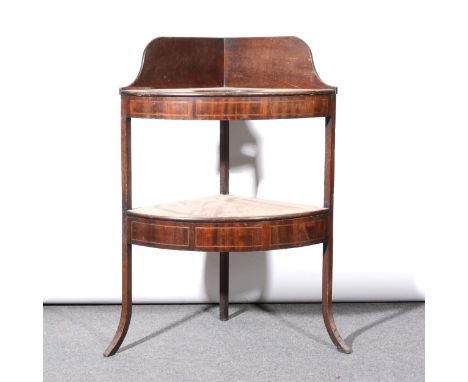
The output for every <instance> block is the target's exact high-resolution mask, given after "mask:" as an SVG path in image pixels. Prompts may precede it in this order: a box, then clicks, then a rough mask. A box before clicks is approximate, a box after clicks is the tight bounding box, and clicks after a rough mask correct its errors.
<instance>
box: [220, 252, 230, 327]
mask: <svg viewBox="0 0 468 382" xmlns="http://www.w3.org/2000/svg"><path fill="white" fill-rule="evenodd" d="M228 318H229V252H220V253H219V319H220V320H221V321H227V320H228Z"/></svg>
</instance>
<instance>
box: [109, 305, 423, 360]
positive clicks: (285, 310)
mask: <svg viewBox="0 0 468 382" xmlns="http://www.w3.org/2000/svg"><path fill="white" fill-rule="evenodd" d="M421 304H424V303H423V302H421V303H420V304H419V303H418V304H415V303H408V304H404V303H398V307H395V304H394V303H354V304H346V305H345V304H343V305H342V304H340V303H335V304H334V306H335V308H336V309H335V310H336V311H337V314H336V316H337V317H339V316H346V315H354V316H356V315H367V314H372V313H380V314H383V317H380V318H378V319H376V320H373V321H372V322H369V323H367V324H366V325H364V326H363V327H361V328H359V329H357V330H355V331H354V332H353V333H351V334H349V335H348V336H347V337H344V340H345V342H346V343H347V344H348V345H349V346H351V347H352V345H353V343H354V342H355V340H356V338H358V337H359V336H361V335H362V334H363V333H365V332H367V331H369V330H370V329H372V328H374V327H377V326H379V325H382V324H384V323H386V322H388V321H390V320H393V319H395V318H397V317H400V316H403V315H405V314H407V313H409V312H411V311H413V310H415V309H418V308H419V307H420V306H421ZM216 307H217V306H216V305H211V304H210V305H207V306H204V307H203V308H201V309H198V310H197V311H196V312H194V313H192V314H190V315H188V316H186V317H183V318H181V319H180V320H178V321H175V322H173V323H172V324H170V325H167V326H165V327H163V328H161V329H158V330H156V331H154V332H153V333H151V334H149V335H147V336H145V337H143V338H141V339H139V340H137V341H134V342H131V343H130V344H128V345H125V346H123V347H121V348H120V350H119V351H118V353H120V352H123V351H126V350H128V349H131V348H133V347H135V346H138V345H140V344H142V343H144V342H146V341H149V340H151V339H153V338H155V337H157V336H159V335H161V334H163V333H166V332H168V331H170V330H173V329H176V328H177V327H179V326H181V325H183V324H185V323H187V322H188V321H190V320H192V319H194V318H195V317H197V316H199V315H201V314H203V313H205V312H209V311H211V310H213V309H215V308H216ZM252 308H253V309H259V310H261V311H262V312H265V313H267V314H269V315H271V316H272V317H274V318H275V319H277V320H278V321H280V322H281V323H282V324H284V325H285V326H286V327H288V328H289V329H292V330H294V331H295V332H296V333H298V334H300V335H301V336H304V337H307V338H309V339H311V340H313V341H315V342H317V343H319V344H321V345H323V346H326V347H329V348H334V346H333V344H332V343H331V342H328V341H325V340H324V339H323V337H319V336H317V335H315V334H313V332H312V331H311V330H309V329H307V328H304V327H301V326H300V325H298V324H296V323H295V322H294V321H293V319H292V318H293V317H294V316H304V315H308V316H310V317H311V319H316V318H318V317H320V318H321V316H322V307H321V304H236V306H235V308H234V309H237V310H235V311H234V312H233V313H231V315H230V316H229V319H233V318H235V317H237V316H239V315H242V314H243V313H245V312H247V311H248V310H250V309H252ZM323 330H325V325H324V326H323Z"/></svg>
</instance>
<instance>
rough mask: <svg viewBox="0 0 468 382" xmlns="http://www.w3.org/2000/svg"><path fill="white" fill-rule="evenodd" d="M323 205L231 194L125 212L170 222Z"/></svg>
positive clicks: (277, 214) (270, 215)
mask: <svg viewBox="0 0 468 382" xmlns="http://www.w3.org/2000/svg"><path fill="white" fill-rule="evenodd" d="M327 211H328V210H327V209H326V208H323V207H315V206H308V205H304V204H296V203H286V202H278V201H272V200H265V199H259V198H249V197H245V196H235V195H223V194H222V195H214V196H207V197H204V198H197V199H191V200H181V201H178V202H174V203H165V204H159V205H154V206H146V207H140V208H134V209H132V210H128V211H127V215H130V216H140V217H147V218H158V219H163V220H173V221H187V220H192V221H205V222H211V221H221V222H226V221H228V222H229V221H252V220H274V219H278V218H280V219H281V218H282V219H285V218H293V217H304V216H312V215H320V214H323V213H326V212H327Z"/></svg>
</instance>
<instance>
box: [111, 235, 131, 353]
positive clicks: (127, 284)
mask: <svg viewBox="0 0 468 382" xmlns="http://www.w3.org/2000/svg"><path fill="white" fill-rule="evenodd" d="M131 317H132V246H131V245H127V244H125V243H124V244H123V251H122V311H121V313H120V322H119V326H118V327H117V331H116V332H115V335H114V338H113V339H112V341H111V343H110V344H109V346H108V347H107V349H106V350H105V351H104V357H109V356H112V355H114V354H115V353H116V352H117V350H119V348H120V345H122V342H123V340H124V338H125V336H126V334H127V330H128V326H129V325H130V319H131Z"/></svg>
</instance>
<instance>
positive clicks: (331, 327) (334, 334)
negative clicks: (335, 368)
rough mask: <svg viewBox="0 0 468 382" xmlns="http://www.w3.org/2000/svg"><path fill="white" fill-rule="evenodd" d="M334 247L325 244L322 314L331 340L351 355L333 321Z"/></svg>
mask: <svg viewBox="0 0 468 382" xmlns="http://www.w3.org/2000/svg"><path fill="white" fill-rule="evenodd" d="M332 268H333V261H332V246H331V245H330V243H328V244H327V243H324V244H323V272H322V313H323V320H324V322H325V327H326V328H327V332H328V335H329V336H330V339H331V340H332V342H333V343H334V344H335V346H336V347H337V348H338V350H339V351H341V352H343V353H346V354H350V353H351V352H352V349H351V347H349V346H348V345H347V344H346V342H344V340H343V339H342V338H341V336H340V333H339V332H338V329H337V327H336V324H335V320H334V319H333V308H332Z"/></svg>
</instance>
